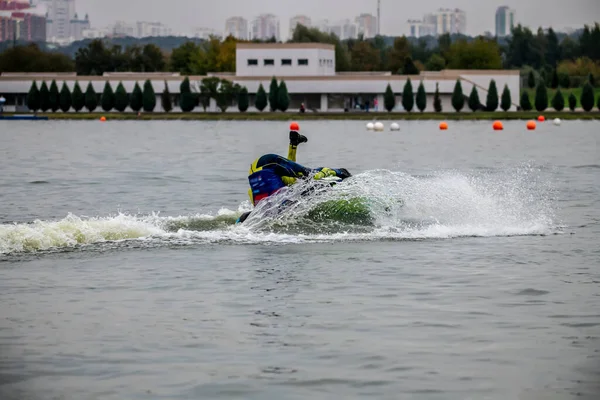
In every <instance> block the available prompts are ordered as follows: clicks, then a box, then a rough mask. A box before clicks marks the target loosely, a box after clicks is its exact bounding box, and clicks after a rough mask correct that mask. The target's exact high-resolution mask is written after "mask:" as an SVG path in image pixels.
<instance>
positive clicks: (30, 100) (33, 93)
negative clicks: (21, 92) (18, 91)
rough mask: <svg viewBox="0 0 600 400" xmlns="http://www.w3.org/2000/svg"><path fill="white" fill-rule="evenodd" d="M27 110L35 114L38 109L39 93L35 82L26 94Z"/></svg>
mask: <svg viewBox="0 0 600 400" xmlns="http://www.w3.org/2000/svg"><path fill="white" fill-rule="evenodd" d="M27 108H29V109H30V110H31V111H33V112H37V110H39V109H40V91H39V89H38V87H37V83H36V82H35V81H33V83H32V84H31V88H30V89H29V93H28V94H27Z"/></svg>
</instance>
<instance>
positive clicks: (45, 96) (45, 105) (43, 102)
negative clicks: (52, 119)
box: [40, 81, 50, 112]
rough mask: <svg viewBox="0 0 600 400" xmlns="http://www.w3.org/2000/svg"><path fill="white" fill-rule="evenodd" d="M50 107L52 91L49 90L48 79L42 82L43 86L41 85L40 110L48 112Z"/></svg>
mask: <svg viewBox="0 0 600 400" xmlns="http://www.w3.org/2000/svg"><path fill="white" fill-rule="evenodd" d="M49 109H50V91H49V90H48V85H46V81H43V82H42V86H41V87H40V110H42V112H46V111H48V110H49Z"/></svg>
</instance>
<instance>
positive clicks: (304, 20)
mask: <svg viewBox="0 0 600 400" xmlns="http://www.w3.org/2000/svg"><path fill="white" fill-rule="evenodd" d="M298 24H300V25H304V26H305V27H307V28H311V27H312V21H311V20H310V18H309V17H307V16H306V15H296V16H295V17H293V18H291V19H290V36H289V38H290V39H291V38H292V36H294V31H295V30H296V26H298Z"/></svg>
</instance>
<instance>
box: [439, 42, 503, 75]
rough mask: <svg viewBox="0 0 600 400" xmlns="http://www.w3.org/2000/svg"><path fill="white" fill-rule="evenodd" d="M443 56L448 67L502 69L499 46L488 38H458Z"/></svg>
mask: <svg viewBox="0 0 600 400" xmlns="http://www.w3.org/2000/svg"><path fill="white" fill-rule="evenodd" d="M445 58H446V59H447V60H448V68H449V69H502V57H501V55H500V47H499V46H498V43H496V42H495V41H493V40H488V39H482V38H478V39H475V40H474V41H472V42H467V41H466V40H458V41H457V42H455V43H453V44H452V45H451V46H450V50H449V51H448V55H447V57H445Z"/></svg>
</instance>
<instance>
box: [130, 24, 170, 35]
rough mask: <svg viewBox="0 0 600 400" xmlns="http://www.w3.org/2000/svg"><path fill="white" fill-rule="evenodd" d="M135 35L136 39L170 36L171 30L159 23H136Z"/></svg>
mask: <svg viewBox="0 0 600 400" xmlns="http://www.w3.org/2000/svg"><path fill="white" fill-rule="evenodd" d="M135 34H136V37H138V38H143V37H160V36H170V35H171V28H169V27H168V26H166V25H163V24H162V23H160V22H147V21H138V22H137V23H136V32H135Z"/></svg>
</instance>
